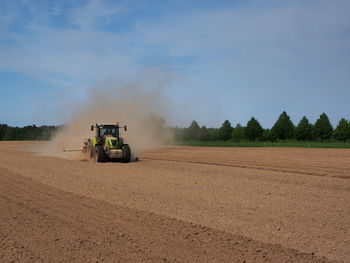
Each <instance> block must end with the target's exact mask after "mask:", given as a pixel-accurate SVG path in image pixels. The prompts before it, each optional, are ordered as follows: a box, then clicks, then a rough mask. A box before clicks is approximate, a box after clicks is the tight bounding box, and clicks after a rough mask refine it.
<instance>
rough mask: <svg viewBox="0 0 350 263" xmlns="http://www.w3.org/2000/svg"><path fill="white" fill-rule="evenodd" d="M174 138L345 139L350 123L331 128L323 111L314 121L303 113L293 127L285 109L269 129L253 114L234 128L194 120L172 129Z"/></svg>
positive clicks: (237, 139) (192, 139)
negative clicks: (187, 124) (310, 120)
mask: <svg viewBox="0 0 350 263" xmlns="http://www.w3.org/2000/svg"><path fill="white" fill-rule="evenodd" d="M174 131H175V139H176V140H177V141H227V140H233V141H235V142H240V141H271V142H275V141H286V140H298V141H321V142H325V141H331V140H337V141H344V142H345V141H346V140H349V139H350V123H349V121H348V120H346V119H344V118H343V119H341V120H340V121H339V122H338V124H337V126H336V128H335V129H334V128H333V127H332V124H331V123H330V121H329V118H328V116H327V114H325V113H323V114H321V115H320V117H319V118H318V119H317V120H316V122H315V123H314V124H312V123H310V122H309V120H308V119H307V118H306V117H305V116H304V117H303V118H302V119H301V120H300V121H299V123H298V125H297V126H295V125H294V124H293V122H292V120H291V119H290V117H289V116H288V114H287V113H286V112H285V111H284V112H282V114H281V115H280V116H279V118H278V119H277V121H276V123H275V124H274V125H273V127H272V128H271V129H264V128H263V127H262V126H261V125H260V123H259V121H258V120H257V119H256V118H254V117H252V118H251V119H250V120H249V121H248V122H247V124H246V125H245V126H243V125H241V124H239V123H238V124H237V125H236V126H235V127H232V126H231V123H230V122H229V121H228V120H226V121H224V123H223V124H222V125H221V127H220V128H207V127H205V126H202V127H200V126H199V125H198V123H197V122H196V121H193V122H192V123H191V125H190V126H189V127H188V128H174Z"/></svg>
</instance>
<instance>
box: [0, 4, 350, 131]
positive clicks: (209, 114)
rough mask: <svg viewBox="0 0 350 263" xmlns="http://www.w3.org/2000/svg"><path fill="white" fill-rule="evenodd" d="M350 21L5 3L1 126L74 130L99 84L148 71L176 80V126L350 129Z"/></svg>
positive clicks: (330, 15)
mask: <svg viewBox="0 0 350 263" xmlns="http://www.w3.org/2000/svg"><path fill="white" fill-rule="evenodd" d="M349 13H350V1H348V0H332V1H329V0H283V1H280V0H279V1H277V0H264V1H262V0H244V1H243V0H232V1H224V0H198V1H197V0H195V1H191V0H187V1H185V0H172V1H171V0H129V1H109V0H100V1H98V0H87V1H83V0H70V1H68V0H66V1H64V0H47V1H45V0H0V94H1V103H0V123H7V124H10V125H18V126H23V125H30V124H36V125H43V124H50V125H51V124H62V123H65V122H67V120H69V118H70V116H71V115H72V114H73V111H74V104H75V103H81V102H82V101H84V98H86V94H87V93H88V91H89V89H91V88H92V87H94V86H96V85H97V83H99V82H101V81H104V80H105V79H111V78H112V79H123V80H128V79H132V78H135V77H136V78H137V76H138V75H140V74H144V72H148V73H149V74H150V75H151V76H154V82H155V85H158V84H157V82H159V78H160V75H162V76H167V77H165V78H166V79H167V81H166V82H165V84H164V88H163V93H164V94H165V95H164V96H165V97H166V100H167V101H168V103H167V104H168V105H169V108H170V109H171V112H172V115H171V119H169V120H168V122H169V124H171V125H177V126H188V125H189V124H190V122H191V121H192V120H197V121H198V122H199V124H200V125H206V126H207V127H218V126H219V125H221V123H222V122H223V121H224V120H225V119H228V120H229V121H230V122H231V123H232V124H233V125H236V124H237V123H241V124H243V125H245V124H246V123H247V121H248V120H249V119H250V118H251V117H252V116H254V117H256V118H257V119H258V120H259V121H260V123H261V124H262V126H263V127H265V128H270V127H271V126H272V125H273V124H274V122H275V121H276V119H277V118H278V116H279V114H280V113H281V112H282V111H284V110H285V111H287V113H288V114H289V115H290V116H291V118H292V120H293V122H294V123H295V124H297V123H298V122H299V120H300V119H301V118H302V116H304V115H306V116H307V117H308V118H309V120H310V121H311V122H314V121H315V120H316V119H317V118H318V116H319V115H320V114H321V113H323V112H326V113H327V114H328V116H329V117H330V119H331V121H332V123H333V125H336V124H337V122H338V121H339V120H340V118H342V117H344V118H347V119H350V107H349V105H350V103H349V101H350V16H349ZM161 78H163V77H161ZM151 79H152V78H151ZM116 85H117V83H116ZM150 85H152V83H151V84H150Z"/></svg>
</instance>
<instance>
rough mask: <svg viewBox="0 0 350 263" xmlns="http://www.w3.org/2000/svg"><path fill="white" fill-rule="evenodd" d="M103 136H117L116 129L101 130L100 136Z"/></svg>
mask: <svg viewBox="0 0 350 263" xmlns="http://www.w3.org/2000/svg"><path fill="white" fill-rule="evenodd" d="M104 135H113V136H116V135H117V132H116V128H101V129H100V136H104Z"/></svg>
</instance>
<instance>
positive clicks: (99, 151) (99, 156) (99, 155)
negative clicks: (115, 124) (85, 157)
mask: <svg viewBox="0 0 350 263" xmlns="http://www.w3.org/2000/svg"><path fill="white" fill-rule="evenodd" d="M94 157H95V161H96V162H99V163H102V162H105V161H106V159H107V155H106V153H105V150H104V149H103V146H102V145H96V146H95V155H94Z"/></svg>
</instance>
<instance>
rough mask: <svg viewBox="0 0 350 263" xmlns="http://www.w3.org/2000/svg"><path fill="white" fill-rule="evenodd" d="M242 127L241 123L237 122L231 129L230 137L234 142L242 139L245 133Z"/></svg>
mask: <svg viewBox="0 0 350 263" xmlns="http://www.w3.org/2000/svg"><path fill="white" fill-rule="evenodd" d="M244 129H245V128H244V127H242V126H241V124H239V123H238V124H237V125H236V127H235V128H233V130H232V139H233V140H234V141H236V142H240V141H242V140H244V138H245V134H244Z"/></svg>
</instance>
